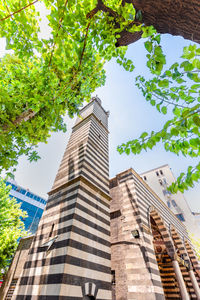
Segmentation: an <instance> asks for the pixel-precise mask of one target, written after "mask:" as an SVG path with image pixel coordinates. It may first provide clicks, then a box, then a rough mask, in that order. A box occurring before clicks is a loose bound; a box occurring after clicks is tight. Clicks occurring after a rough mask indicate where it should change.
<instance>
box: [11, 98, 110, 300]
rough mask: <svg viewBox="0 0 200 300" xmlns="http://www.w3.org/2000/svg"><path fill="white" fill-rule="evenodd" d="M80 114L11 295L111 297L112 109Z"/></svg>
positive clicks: (95, 107)
mask: <svg viewBox="0 0 200 300" xmlns="http://www.w3.org/2000/svg"><path fill="white" fill-rule="evenodd" d="M80 116H81V117H80V118H78V119H77V121H76V123H75V126H74V127H73V130H72V134H71V137H70V140H69V143H68V145H67V148H66V151H65V153H64V156H63V159H62V161H61V164H60V167H59V170H58V173H57V176H56V178H55V181H54V184H53V187H52V189H51V191H50V193H49V199H48V201H47V205H46V209H45V211H44V214H43V216H42V219H41V221H40V224H39V228H38V230H37V232H36V235H35V237H34V240H33V242H32V245H31V248H30V250H29V254H28V257H27V261H26V263H25V265H24V269H23V272H22V274H21V277H20V279H19V280H18V283H17V286H16V289H15V292H14V296H13V298H12V299H15V300H22V299H23V300H29V299H31V300H35V299H37V300H43V299H48V300H51V299H54V300H58V299H59V300H60V299H63V300H67V299H69V300H75V299H76V300H79V299H85V300H86V299H104V300H108V299H111V271H110V265H111V261H110V258H111V257H110V214H109V202H110V196H109V175H108V129H107V127H108V125H107V121H108V113H107V112H106V111H105V110H104V109H103V108H102V106H101V102H100V99H98V98H94V99H92V101H91V102H90V103H89V104H88V105H87V106H86V107H84V108H83V109H82V110H81V111H80Z"/></svg>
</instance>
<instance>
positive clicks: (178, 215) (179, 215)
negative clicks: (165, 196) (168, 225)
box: [176, 214, 185, 222]
mask: <svg viewBox="0 0 200 300" xmlns="http://www.w3.org/2000/svg"><path fill="white" fill-rule="evenodd" d="M176 216H177V218H178V219H179V220H180V221H181V222H184V221H185V219H184V216H183V214H177V215H176Z"/></svg>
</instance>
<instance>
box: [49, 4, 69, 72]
mask: <svg viewBox="0 0 200 300" xmlns="http://www.w3.org/2000/svg"><path fill="white" fill-rule="evenodd" d="M67 2H68V0H66V1H65V6H64V10H63V16H62V18H60V20H59V27H58V31H57V34H56V37H55V39H54V40H55V41H54V43H53V49H52V51H51V56H50V59H49V64H48V67H49V66H50V64H51V61H52V58H53V53H54V49H55V45H56V38H57V37H58V32H59V30H60V27H61V25H62V21H63V19H64V15H65V8H66V6H67Z"/></svg>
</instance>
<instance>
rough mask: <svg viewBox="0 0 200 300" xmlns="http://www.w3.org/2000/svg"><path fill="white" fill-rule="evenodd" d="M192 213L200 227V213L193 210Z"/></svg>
mask: <svg viewBox="0 0 200 300" xmlns="http://www.w3.org/2000/svg"><path fill="white" fill-rule="evenodd" d="M192 214H193V215H194V217H195V220H196V223H197V224H198V226H199V227H200V213H197V212H192ZM199 238H200V236H199Z"/></svg>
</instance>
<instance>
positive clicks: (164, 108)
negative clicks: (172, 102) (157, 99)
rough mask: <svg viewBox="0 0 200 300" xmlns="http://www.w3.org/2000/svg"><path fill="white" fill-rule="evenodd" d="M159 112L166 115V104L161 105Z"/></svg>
mask: <svg viewBox="0 0 200 300" xmlns="http://www.w3.org/2000/svg"><path fill="white" fill-rule="evenodd" d="M161 112H162V113H163V114H164V115H166V113H167V107H166V106H163V107H162V108H161Z"/></svg>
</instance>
